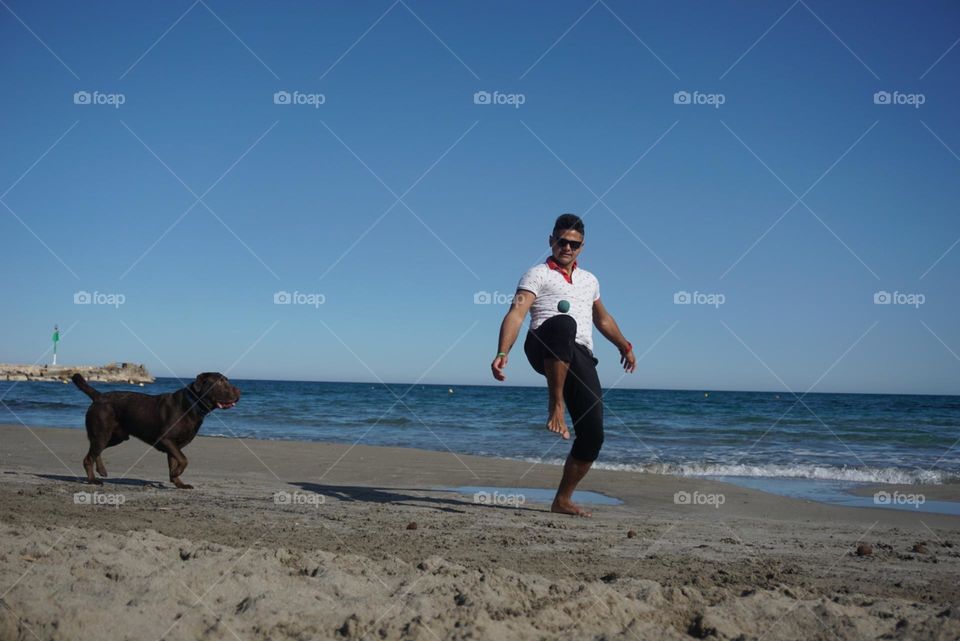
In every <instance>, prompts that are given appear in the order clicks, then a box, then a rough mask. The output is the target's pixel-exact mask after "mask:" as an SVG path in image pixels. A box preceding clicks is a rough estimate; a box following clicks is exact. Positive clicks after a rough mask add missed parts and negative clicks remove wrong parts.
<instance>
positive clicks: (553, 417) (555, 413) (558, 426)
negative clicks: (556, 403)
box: [547, 405, 570, 439]
mask: <svg viewBox="0 0 960 641" xmlns="http://www.w3.org/2000/svg"><path fill="white" fill-rule="evenodd" d="M547 429H548V430H550V431H551V432H556V433H557V434H559V435H560V436H562V437H563V438H564V439H569V438H570V431H569V430H568V429H567V422H566V420H564V418H563V406H562V405H561V406H560V407H558V408H557V407H555V408H553V409H552V410H550V417H549V418H547Z"/></svg>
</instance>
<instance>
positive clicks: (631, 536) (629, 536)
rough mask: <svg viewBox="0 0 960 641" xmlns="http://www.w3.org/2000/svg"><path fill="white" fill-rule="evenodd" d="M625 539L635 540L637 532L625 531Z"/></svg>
mask: <svg viewBox="0 0 960 641" xmlns="http://www.w3.org/2000/svg"><path fill="white" fill-rule="evenodd" d="M627 538H628V539H635V538H637V531H636V530H627Z"/></svg>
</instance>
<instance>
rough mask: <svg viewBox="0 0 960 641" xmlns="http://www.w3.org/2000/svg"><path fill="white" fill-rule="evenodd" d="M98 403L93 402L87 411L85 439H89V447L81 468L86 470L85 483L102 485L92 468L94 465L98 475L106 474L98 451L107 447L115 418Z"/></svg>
mask: <svg viewBox="0 0 960 641" xmlns="http://www.w3.org/2000/svg"><path fill="white" fill-rule="evenodd" d="M98 405H100V404H99V403H94V404H93V405H92V406H91V407H90V410H88V411H87V417H86V425H87V440H88V441H90V449H89V450H87V455H86V456H84V457H83V469H84V470H85V471H86V472H87V483H92V484H94V485H103V481H101V480H100V479H98V478H97V477H96V476H94V474H93V469H94V465H96V468H97V471H98V472H99V473H100V476H106V475H107V469H106V467H104V465H103V459H102V458H101V457H100V453H101V452H103V450H104V449H106V447H107V442H108V441H109V440H110V434H111V433H113V423H115V422H116V418H115V417H114V416H113V413H112V412H111V411H110V410H109V409H108V408H106V407H97V406H98Z"/></svg>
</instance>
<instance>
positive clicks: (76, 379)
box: [70, 374, 100, 400]
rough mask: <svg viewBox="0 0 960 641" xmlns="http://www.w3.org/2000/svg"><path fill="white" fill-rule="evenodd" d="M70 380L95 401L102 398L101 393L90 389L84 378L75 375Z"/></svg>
mask: <svg viewBox="0 0 960 641" xmlns="http://www.w3.org/2000/svg"><path fill="white" fill-rule="evenodd" d="M70 380H72V381H73V384H74V385H76V386H77V387H79V388H80V391H81V392H83V393H84V394H86V395H87V396H89V397H90V398H92V399H93V400H97V398H99V397H100V392H98V391H97V390H95V389H93V388H92V387H90V383H88V382H87V381H86V379H85V378H84V377H83V376H80V374H74V375H73V376H71V377H70Z"/></svg>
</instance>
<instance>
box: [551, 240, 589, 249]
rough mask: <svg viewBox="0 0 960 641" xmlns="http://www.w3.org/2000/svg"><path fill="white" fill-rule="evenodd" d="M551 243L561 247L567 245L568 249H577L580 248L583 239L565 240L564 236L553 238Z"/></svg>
mask: <svg viewBox="0 0 960 641" xmlns="http://www.w3.org/2000/svg"><path fill="white" fill-rule="evenodd" d="M553 244H554V245H556V246H557V247H559V248H561V249H563V248H564V247H567V246H569V247H570V249H573V250H577V249H580V246H581V245H583V241H580V240H567V239H566V238H554V239H553Z"/></svg>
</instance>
